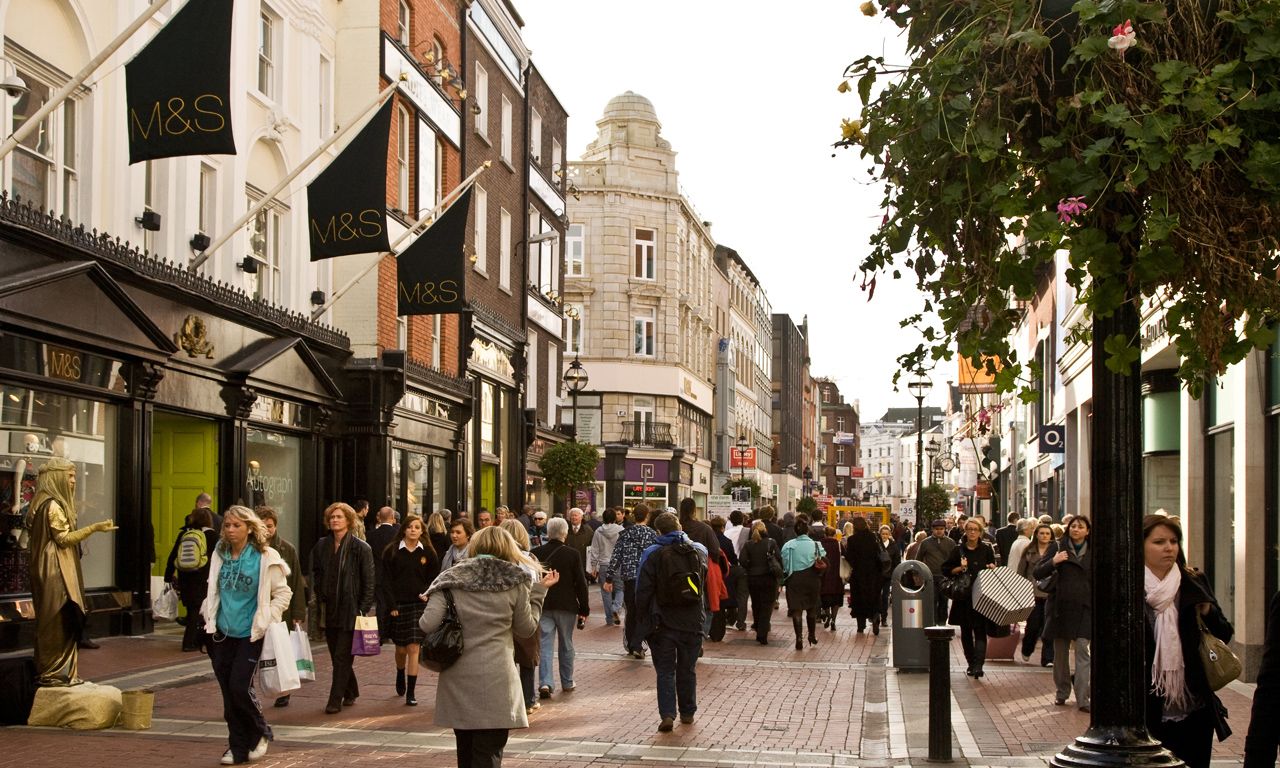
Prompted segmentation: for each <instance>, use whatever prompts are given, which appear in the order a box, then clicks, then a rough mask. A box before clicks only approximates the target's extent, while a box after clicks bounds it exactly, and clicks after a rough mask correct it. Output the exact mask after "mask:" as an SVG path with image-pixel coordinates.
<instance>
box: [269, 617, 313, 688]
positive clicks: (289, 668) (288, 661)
mask: <svg viewBox="0 0 1280 768" xmlns="http://www.w3.org/2000/svg"><path fill="white" fill-rule="evenodd" d="M262 641H263V642H262V653H261V654H260V655H259V656H258V681H259V684H260V685H261V686H262V692H263V693H264V694H266V695H267V697H268V698H278V697H280V696H284V695H285V694H287V693H289V692H290V691H296V690H298V689H299V688H301V687H302V679H301V678H300V677H299V676H298V658H297V657H296V656H295V655H294V653H293V640H291V639H290V637H289V627H288V626H286V625H285V623H284V622H283V621H277V622H275V623H273V624H269V625H268V626H267V631H266V634H265V635H263V638H262Z"/></svg>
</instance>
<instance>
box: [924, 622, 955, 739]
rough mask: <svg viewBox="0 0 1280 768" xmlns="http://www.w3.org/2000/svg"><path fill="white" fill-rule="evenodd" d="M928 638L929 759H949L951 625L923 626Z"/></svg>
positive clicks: (952, 630) (953, 633)
mask: <svg viewBox="0 0 1280 768" xmlns="http://www.w3.org/2000/svg"><path fill="white" fill-rule="evenodd" d="M924 635H925V637H927V638H929V760H930V761H931V762H951V647H950V644H951V638H952V637H954V636H955V630H954V629H952V628H951V627H945V626H944V627H926V628H925V630H924Z"/></svg>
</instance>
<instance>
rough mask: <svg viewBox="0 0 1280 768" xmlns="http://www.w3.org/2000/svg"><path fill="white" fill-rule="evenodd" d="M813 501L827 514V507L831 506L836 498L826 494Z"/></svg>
mask: <svg viewBox="0 0 1280 768" xmlns="http://www.w3.org/2000/svg"><path fill="white" fill-rule="evenodd" d="M813 500H814V501H816V502H818V509H820V510H822V511H823V512H824V513H825V512H826V511H827V507H829V506H831V504H832V502H833V501H834V498H833V497H832V496H831V495H829V494H825V493H824V494H821V495H819V496H815V497H814V499H813Z"/></svg>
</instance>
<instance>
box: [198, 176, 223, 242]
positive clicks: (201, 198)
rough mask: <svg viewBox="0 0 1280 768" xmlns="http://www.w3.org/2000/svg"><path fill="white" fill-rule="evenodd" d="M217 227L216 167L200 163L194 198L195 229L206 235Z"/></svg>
mask: <svg viewBox="0 0 1280 768" xmlns="http://www.w3.org/2000/svg"><path fill="white" fill-rule="evenodd" d="M217 229H218V169H217V168H215V167H213V166H212V165H210V164H209V163H205V162H202V163H200V181H199V188H198V190H197V198H196V230H197V231H198V232H202V233H204V234H206V235H208V234H212V233H213V232H215V231H216V230H217Z"/></svg>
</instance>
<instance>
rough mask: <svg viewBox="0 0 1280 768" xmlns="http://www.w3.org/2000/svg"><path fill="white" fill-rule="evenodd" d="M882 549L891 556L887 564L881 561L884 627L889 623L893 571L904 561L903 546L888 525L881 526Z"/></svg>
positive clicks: (881, 598) (882, 622)
mask: <svg viewBox="0 0 1280 768" xmlns="http://www.w3.org/2000/svg"><path fill="white" fill-rule="evenodd" d="M904 535H905V534H904ZM880 549H883V550H884V552H885V554H886V555H888V556H889V562H888V564H887V566H886V564H885V562H884V561H883V560H881V561H880V566H881V567H880V573H881V575H883V576H884V579H882V580H881V584H880V626H882V627H883V626H887V625H888V624H889V592H890V591H892V590H891V589H890V588H891V587H892V586H893V578H892V576H893V571H894V569H895V568H897V567H898V564H899V563H901V562H902V547H901V546H899V544H898V541H897V540H895V539H894V538H893V529H892V528H890V527H889V526H887V525H882V526H880Z"/></svg>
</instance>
